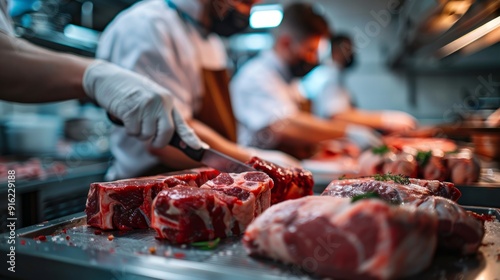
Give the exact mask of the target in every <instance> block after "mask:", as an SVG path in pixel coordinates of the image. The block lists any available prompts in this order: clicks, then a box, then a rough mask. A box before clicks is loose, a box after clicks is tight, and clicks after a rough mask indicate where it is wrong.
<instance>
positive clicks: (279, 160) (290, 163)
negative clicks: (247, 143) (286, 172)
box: [246, 148, 300, 167]
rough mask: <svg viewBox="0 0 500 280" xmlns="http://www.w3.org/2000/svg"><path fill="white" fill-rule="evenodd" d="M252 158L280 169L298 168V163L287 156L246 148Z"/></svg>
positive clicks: (272, 151)
mask: <svg viewBox="0 0 500 280" xmlns="http://www.w3.org/2000/svg"><path fill="white" fill-rule="evenodd" d="M246 150H247V151H248V152H249V153H250V155H251V156H252V157H258V158H261V159H264V160H267V161H270V162H272V163H275V164H277V165H279V166H282V167H300V161H299V160H298V159H296V158H294V157H292V156H290V155H288V154H285V153H283V152H280V151H275V150H262V149H257V148H246Z"/></svg>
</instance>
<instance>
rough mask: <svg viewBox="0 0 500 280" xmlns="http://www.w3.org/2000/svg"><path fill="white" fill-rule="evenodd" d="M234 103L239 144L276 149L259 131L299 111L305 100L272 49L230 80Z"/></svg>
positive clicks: (253, 60) (244, 66) (248, 63)
mask: <svg viewBox="0 0 500 280" xmlns="http://www.w3.org/2000/svg"><path fill="white" fill-rule="evenodd" d="M230 89H231V101H232V105H233V111H234V114H235V117H236V119H237V121H238V142H239V143H240V144H242V145H245V146H258V147H260V148H273V147H272V145H273V144H275V143H271V142H269V143H267V141H266V139H258V138H259V136H258V134H257V132H259V131H260V130H262V129H264V128H267V127H268V126H270V125H271V124H273V123H274V122H276V121H278V120H282V119H285V118H287V117H290V116H293V115H294V114H296V113H297V112H298V111H299V104H300V102H301V101H303V100H304V98H303V97H302V96H301V94H300V92H299V90H298V86H297V84H296V83H295V81H294V79H293V77H292V74H291V73H290V71H289V70H288V68H287V67H286V66H285V64H284V62H283V61H281V60H280V58H279V57H278V56H277V55H276V53H275V52H274V51H273V50H270V51H265V52H263V53H261V54H259V55H258V56H257V57H256V58H254V59H252V60H250V61H248V62H247V63H246V64H245V65H243V67H242V68H241V69H240V70H239V71H238V72H237V73H236V75H235V76H234V77H233V79H232V81H231V88H230Z"/></svg>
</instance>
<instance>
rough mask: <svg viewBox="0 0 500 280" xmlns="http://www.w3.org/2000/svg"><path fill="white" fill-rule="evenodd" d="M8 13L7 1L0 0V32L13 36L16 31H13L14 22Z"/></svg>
mask: <svg viewBox="0 0 500 280" xmlns="http://www.w3.org/2000/svg"><path fill="white" fill-rule="evenodd" d="M7 11H8V2H7V0H0V32H2V33H5V34H8V35H12V36H13V35H14V30H13V29H12V22H11V19H10V16H9V14H8V12H7Z"/></svg>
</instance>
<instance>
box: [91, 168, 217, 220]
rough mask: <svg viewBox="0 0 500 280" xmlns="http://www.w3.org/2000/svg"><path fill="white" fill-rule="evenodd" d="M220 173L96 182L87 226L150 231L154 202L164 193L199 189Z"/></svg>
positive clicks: (192, 172) (199, 171)
mask: <svg viewBox="0 0 500 280" xmlns="http://www.w3.org/2000/svg"><path fill="white" fill-rule="evenodd" d="M218 174H219V171H217V170H214V169H208V168H200V169H193V170H190V171H184V172H183V174H179V175H174V176H168V177H167V176H153V177H144V178H136V179H125V180H119V181H114V182H105V183H93V184H91V185H90V190H89V194H88V197H87V204H86V208H85V212H86V214H87V224H89V225H91V226H94V227H98V228H100V229H104V230H108V229H119V230H127V229H134V228H148V227H149V225H150V220H151V203H152V201H153V199H154V198H155V197H156V195H157V194H158V193H159V192H160V191H161V190H163V189H165V188H171V187H175V186H177V185H183V186H195V187H197V186H200V185H202V184H204V183H205V182H207V181H208V180H210V179H213V178H215V177H216V176H217V175H218Z"/></svg>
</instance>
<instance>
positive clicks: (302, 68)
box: [289, 59, 318, 78]
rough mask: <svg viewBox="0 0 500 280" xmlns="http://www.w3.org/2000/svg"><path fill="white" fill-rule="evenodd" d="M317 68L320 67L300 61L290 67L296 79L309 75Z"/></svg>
mask: <svg viewBox="0 0 500 280" xmlns="http://www.w3.org/2000/svg"><path fill="white" fill-rule="evenodd" d="M316 66H318V64H313V63H309V62H307V61H305V60H302V59H300V60H298V61H297V62H296V63H294V64H292V65H290V66H289V69H290V72H291V73H292V75H293V76H294V77H296V78H302V77H304V76H305V75H307V73H309V72H311V71H312V70H313V69H314V67H316Z"/></svg>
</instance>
